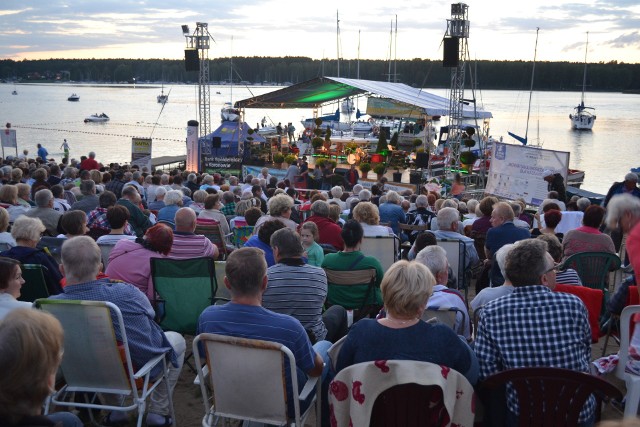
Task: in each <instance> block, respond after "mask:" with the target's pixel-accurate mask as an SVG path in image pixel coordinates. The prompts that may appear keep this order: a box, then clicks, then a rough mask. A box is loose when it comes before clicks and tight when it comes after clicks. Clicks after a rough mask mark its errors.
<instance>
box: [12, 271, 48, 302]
mask: <svg viewBox="0 0 640 427" xmlns="http://www.w3.org/2000/svg"><path fill="white" fill-rule="evenodd" d="M21 267H22V278H23V279H24V285H22V289H20V297H18V301H26V302H34V301H35V300H37V299H39V298H48V297H49V289H48V288H47V281H46V280H45V278H44V277H45V275H46V274H49V269H47V267H45V266H44V265H40V264H22V266H21Z"/></svg>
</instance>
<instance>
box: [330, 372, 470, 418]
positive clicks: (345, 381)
mask: <svg viewBox="0 0 640 427" xmlns="http://www.w3.org/2000/svg"><path fill="white" fill-rule="evenodd" d="M405 384H413V385H414V386H417V387H409V390H416V391H417V393H416V394H415V396H416V397H417V399H413V398H406V397H407V388H406V387H400V388H395V389H394V387H395V386H397V385H405ZM430 386H435V387H436V388H437V389H439V392H436V393H434V392H433V389H432V388H431V387H430ZM388 390H389V392H387V391H388ZM434 396H435V397H438V399H437V401H434V402H432V401H431V398H432V397H434ZM381 397H382V399H381ZM405 398H406V399H405ZM473 400H474V392H473V387H472V386H471V384H470V383H469V381H467V379H466V378H465V377H464V376H463V375H462V374H460V373H459V372H456V371H455V370H453V369H450V368H448V367H446V366H442V365H436V364H433V363H428V362H415V361H409V360H386V361H385V360H379V361H375V362H365V363H358V364H355V365H352V366H350V367H348V368H346V369H343V370H342V371H340V372H339V373H338V374H337V375H336V377H335V378H334V380H333V382H332V383H331V385H330V387H329V407H330V410H331V412H332V413H331V419H332V425H336V426H339V427H342V426H344V427H346V426H349V425H354V426H368V425H402V426H418V425H420V426H422V425H465V426H471V425H473V419H474V409H473V407H474V402H473ZM356 402H357V403H356ZM436 407H437V408H438V409H437V410H436V409H435V408H436ZM374 413H375V419H374V417H373V414H374ZM422 417H425V418H422ZM432 417H436V419H432ZM334 419H335V421H336V422H335V424H333V420H334ZM390 419H393V420H395V422H390V423H387V422H386V421H388V420H390ZM432 421H433V422H432ZM370 423H371V424H370Z"/></svg>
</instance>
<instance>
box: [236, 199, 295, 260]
mask: <svg viewBox="0 0 640 427" xmlns="http://www.w3.org/2000/svg"><path fill="white" fill-rule="evenodd" d="M256 209H257V208H256ZM285 227H286V226H285V225H284V224H283V223H282V222H281V221H278V220H277V219H272V220H271V221H267V222H265V223H264V224H262V226H261V227H260V230H258V234H254V235H253V236H251V237H250V238H249V240H247V241H246V242H245V244H244V247H248V248H258V249H262V252H263V253H264V257H265V260H266V261H267V267H271V266H272V265H275V263H276V261H275V258H274V257H273V250H272V249H271V236H272V235H273V233H275V232H276V231H278V230H280V229H281V228H285Z"/></svg>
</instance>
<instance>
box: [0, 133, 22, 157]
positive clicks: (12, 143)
mask: <svg viewBox="0 0 640 427" xmlns="http://www.w3.org/2000/svg"><path fill="white" fill-rule="evenodd" d="M0 145H2V157H5V152H4V149H5V148H13V149H15V150H16V156H17V155H18V140H17V138H16V130H15V129H10V128H8V127H7V128H5V129H4V130H3V131H2V133H0Z"/></svg>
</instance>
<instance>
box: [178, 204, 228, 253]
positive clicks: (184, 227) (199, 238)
mask: <svg viewBox="0 0 640 427" xmlns="http://www.w3.org/2000/svg"><path fill="white" fill-rule="evenodd" d="M196 222H197V217H196V213H195V212H194V211H193V210H192V209H190V208H180V209H179V210H178V212H176V217H175V223H176V231H175V232H174V233H173V244H172V245H171V250H170V251H169V253H168V256H169V258H175V259H190V258H198V257H211V258H213V259H217V258H218V247H217V246H216V245H214V244H213V243H212V242H211V240H209V239H207V238H206V237H205V236H203V235H202V234H195V231H196Z"/></svg>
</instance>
